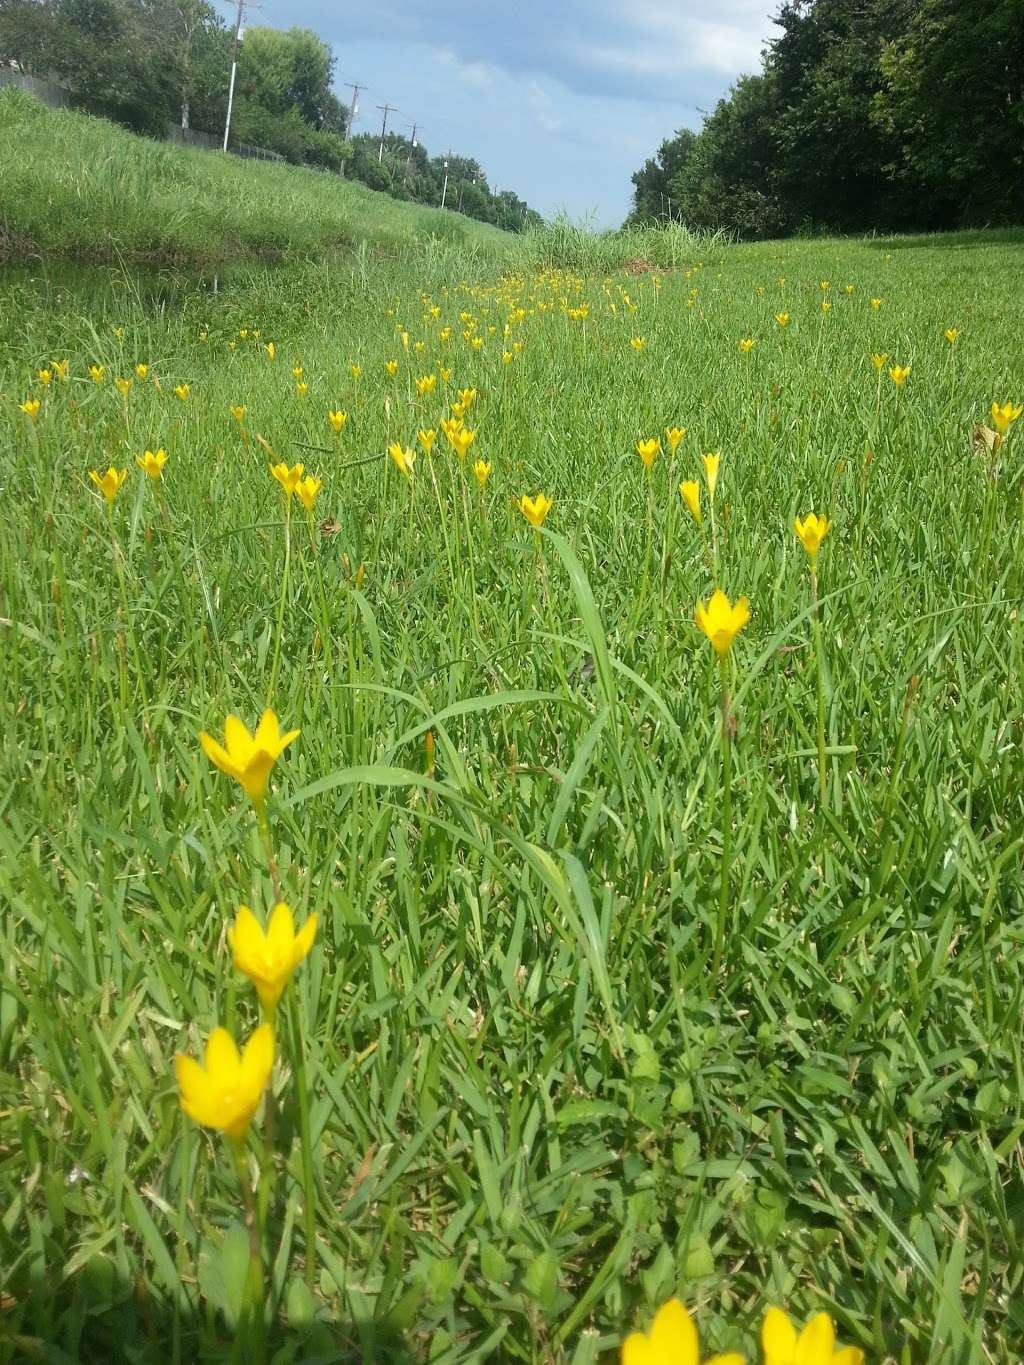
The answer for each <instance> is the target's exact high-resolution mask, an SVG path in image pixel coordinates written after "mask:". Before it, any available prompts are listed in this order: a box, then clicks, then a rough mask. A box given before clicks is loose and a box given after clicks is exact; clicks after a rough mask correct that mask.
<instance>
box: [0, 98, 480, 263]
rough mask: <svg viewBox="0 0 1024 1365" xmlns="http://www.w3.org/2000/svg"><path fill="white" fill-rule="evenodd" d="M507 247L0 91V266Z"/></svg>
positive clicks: (449, 224)
mask: <svg viewBox="0 0 1024 1365" xmlns="http://www.w3.org/2000/svg"><path fill="white" fill-rule="evenodd" d="M505 239H506V234H505V233H502V232H499V231H498V230H497V229H496V228H492V227H489V226H487V225H486V224H484V223H477V222H474V221H473V220H472V219H470V218H463V217H461V216H460V215H456V214H451V213H441V212H440V211H439V210H437V209H430V208H424V207H422V206H420V205H415V204H404V203H399V202H398V201H397V200H394V199H390V198H389V197H388V196H387V195H384V194H379V193H377V192H376V191H375V190H369V189H367V188H366V187H365V186H363V185H359V184H356V183H354V182H351V181H346V180H343V179H341V178H340V177H339V176H336V175H329V174H324V173H320V172H317V171H310V170H303V169H301V168H299V167H296V166H287V165H278V164H275V163H271V162H254V161H242V160H239V159H238V158H237V157H233V156H218V155H217V154H216V153H215V152H208V151H190V150H187V149H185V148H182V147H174V146H169V145H168V144H166V143H160V142H152V141H150V140H149V139H148V138H142V137H136V136H135V135H134V134H133V133H129V132H126V131H125V130H124V129H122V128H118V127H117V126H116V125H115V124H112V123H108V122H106V121H105V120H104V119H97V118H90V117H89V116H88V115H86V114H79V113H73V112H70V111H68V110H59V111H55V110H52V109H48V108H46V107H45V106H44V105H42V104H40V103H39V101H38V100H35V99H33V98H32V96H30V95H25V94H22V93H21V92H20V91H15V90H0V261H3V260H4V259H8V260H22V259H39V258H42V259H52V258H53V257H56V256H62V257H71V258H75V259H78V260H82V261H92V262H105V261H126V262H145V263H147V264H150V265H178V266H191V267H195V268H207V267H210V266H216V265H219V264H235V263H237V262H238V261H240V260H241V261H244V260H246V259H256V260H272V261H277V260H281V259H283V258H287V259H297V258H317V259H319V258H322V257H333V256H337V255H339V254H341V255H349V254H350V253H351V252H352V251H354V250H360V249H362V250H364V251H365V250H366V249H367V248H370V249H374V250H377V251H379V252H386V253H388V254H391V255H395V254H398V255H408V254H410V252H412V253H416V252H417V251H418V250H420V249H422V247H423V245H424V244H427V243H432V242H433V243H446V244H449V245H458V246H459V247H460V248H461V249H462V250H463V252H464V253H465V254H466V255H468V256H470V257H472V256H473V255H474V254H476V253H478V252H480V251H481V250H482V249H485V248H488V249H490V250H491V251H494V250H496V249H497V248H498V247H499V246H500V244H501V243H502V241H503V240H505Z"/></svg>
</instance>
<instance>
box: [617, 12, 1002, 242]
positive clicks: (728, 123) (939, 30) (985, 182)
mask: <svg viewBox="0 0 1024 1365" xmlns="http://www.w3.org/2000/svg"><path fill="white" fill-rule="evenodd" d="M776 23H777V24H778V26H779V27H780V28H781V29H782V34H781V36H780V37H779V38H777V39H775V40H774V41H773V42H771V43H770V44H769V46H768V49H767V51H766V52H765V55H764V59H763V70H762V71H761V72H760V73H759V74H756V75H750V76H745V77H743V78H742V79H741V80H739V81H738V82H737V83H736V85H735V86H734V87H733V89H732V91H731V92H730V93H729V95H728V96H726V98H724V99H723V100H721V101H720V102H719V103H718V105H717V106H716V107H715V109H714V110H713V111H712V112H711V114H710V115H708V117H707V118H706V119H705V121H704V126H703V128H702V129H701V131H700V133H699V134H694V133H693V132H691V131H690V130H689V129H683V130H681V131H680V132H679V133H677V134H676V135H675V137H674V138H669V139H667V140H666V141H665V142H663V143H662V145H661V147H660V149H659V151H658V154H657V156H656V157H654V158H652V159H651V160H649V161H648V162H647V163H646V164H645V165H644V167H643V168H642V169H641V170H639V171H638V172H637V173H636V174H635V175H634V176H633V184H634V190H635V192H634V211H633V215H632V216H633V220H634V221H639V222H646V221H651V220H656V219H663V218H665V217H669V216H676V217H678V218H679V219H680V220H681V221H682V222H684V223H686V224H688V225H690V226H691V227H698V228H725V229H727V230H729V231H731V232H735V233H736V234H738V235H739V236H741V237H777V236H782V235H785V234H788V233H792V232H796V231H808V230H828V231H839V232H862V231H867V230H871V229H875V230H879V231H893V230H907V229H914V230H920V229H939V228H949V227H960V226H967V225H973V224H979V225H988V224H993V223H1020V222H1022V221H1024V0H974V2H973V3H972V4H969V5H967V4H962V3H961V2H960V0H786V3H784V4H783V5H782V8H781V10H780V12H779V14H778V17H777V19H776Z"/></svg>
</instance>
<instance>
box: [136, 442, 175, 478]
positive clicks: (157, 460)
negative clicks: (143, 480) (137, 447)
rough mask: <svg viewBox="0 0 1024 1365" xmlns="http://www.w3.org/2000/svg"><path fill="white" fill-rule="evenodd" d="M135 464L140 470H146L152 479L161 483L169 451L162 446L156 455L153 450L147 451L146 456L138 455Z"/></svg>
mask: <svg viewBox="0 0 1024 1365" xmlns="http://www.w3.org/2000/svg"><path fill="white" fill-rule="evenodd" d="M135 463H136V464H137V465H138V466H139V468H140V469H142V470H145V472H146V474H148V476H149V477H150V478H151V479H153V480H154V481H155V482H159V480H160V477H161V475H162V474H163V468H164V465H165V464H166V463H167V451H166V450H164V449H163V447H162V446H161V448H160V449H159V450H158V451H156V453H155V454H154V452H153V451H152V450H147V451H146V452H145V454H144V455H136V457H135Z"/></svg>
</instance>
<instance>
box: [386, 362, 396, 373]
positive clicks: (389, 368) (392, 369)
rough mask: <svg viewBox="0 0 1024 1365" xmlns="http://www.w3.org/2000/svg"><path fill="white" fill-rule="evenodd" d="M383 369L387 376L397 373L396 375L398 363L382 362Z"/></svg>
mask: <svg viewBox="0 0 1024 1365" xmlns="http://www.w3.org/2000/svg"><path fill="white" fill-rule="evenodd" d="M384 368H385V369H386V370H387V372H388V374H397V373H398V361H397V360H385V362H384Z"/></svg>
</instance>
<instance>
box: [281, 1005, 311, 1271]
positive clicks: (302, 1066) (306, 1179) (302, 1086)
mask: <svg viewBox="0 0 1024 1365" xmlns="http://www.w3.org/2000/svg"><path fill="white" fill-rule="evenodd" d="M288 1016H289V1024H290V1027H291V1035H292V1063H293V1065H294V1067H295V1093H296V1096H297V1098H298V1103H299V1142H300V1143H301V1145H302V1206H303V1207H302V1214H303V1220H304V1226H305V1234H306V1288H307V1289H308V1290H309V1291H310V1293H312V1292H313V1286H314V1284H315V1282H316V1193H315V1187H314V1183H313V1143H312V1139H311V1137H310V1129H309V1088H308V1086H307V1083H306V1055H305V1050H304V1045H303V1039H302V1026H301V1022H300V1015H299V999H298V994H297V992H296V989H295V983H294V982H291V983H290V984H289V986H288Z"/></svg>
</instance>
